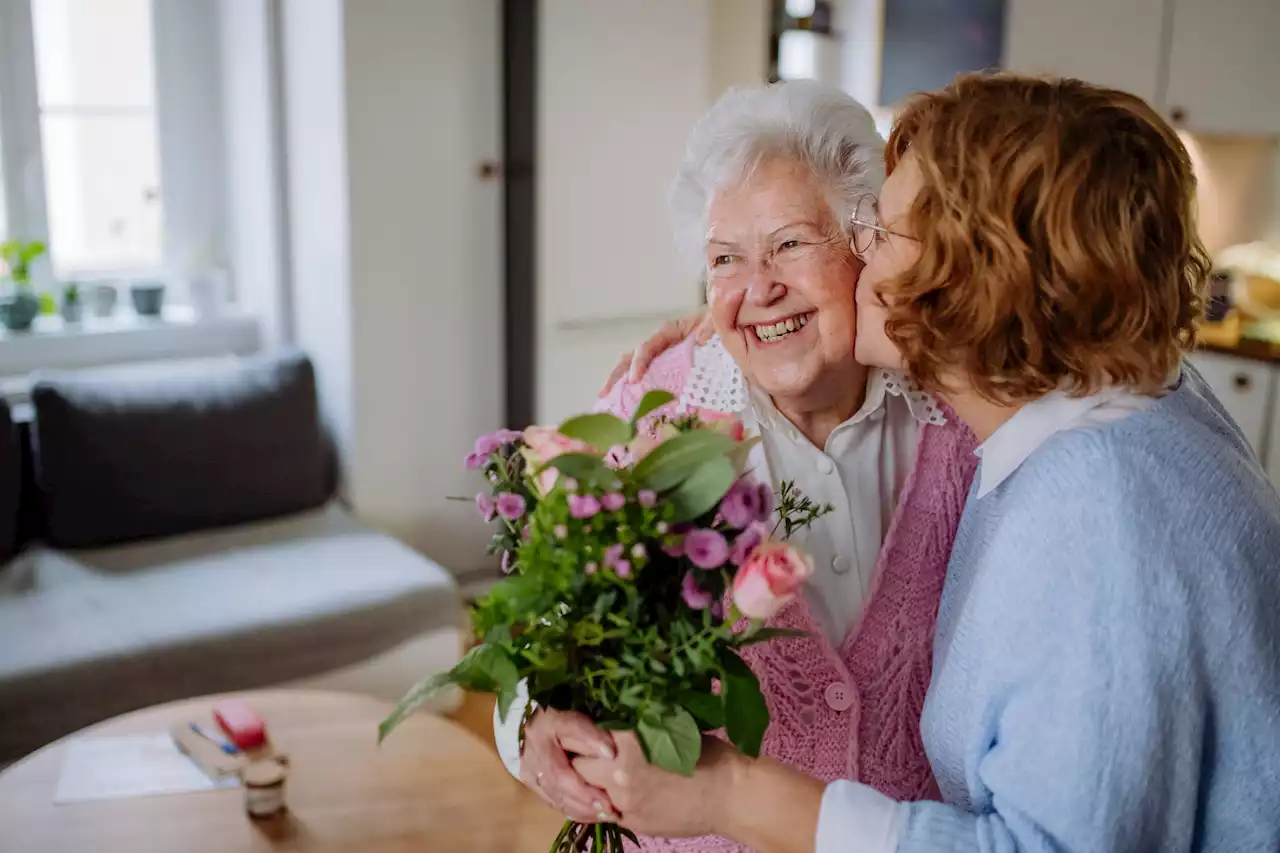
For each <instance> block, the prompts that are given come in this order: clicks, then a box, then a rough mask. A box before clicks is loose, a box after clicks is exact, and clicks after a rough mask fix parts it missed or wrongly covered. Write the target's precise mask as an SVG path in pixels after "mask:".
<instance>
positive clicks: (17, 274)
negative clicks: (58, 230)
mask: <svg viewBox="0 0 1280 853" xmlns="http://www.w3.org/2000/svg"><path fill="white" fill-rule="evenodd" d="M47 248H48V247H46V246H45V244H44V243H41V242H40V241H39V240H32V241H30V242H27V241H23V240H5V241H4V242H3V243H0V260H3V261H4V263H5V266H7V267H8V268H9V278H11V279H13V283H14V284H16V285H18V286H19V287H25V286H27V285H29V284H30V283H31V264H32V263H33V262H34V261H35V260H36V258H38V257H40V256H41V255H43V254H44V253H45V251H46V250H47Z"/></svg>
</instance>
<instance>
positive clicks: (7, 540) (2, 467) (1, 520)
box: [0, 397, 22, 560]
mask: <svg viewBox="0 0 1280 853" xmlns="http://www.w3.org/2000/svg"><path fill="white" fill-rule="evenodd" d="M21 492H22V453H21V452H20V451H19V446H18V430H17V427H15V426H14V423H13V418H12V416H11V415H10V414H9V404H8V403H6V402H5V401H4V398H2V397H0V560H4V559H5V558H6V557H9V556H10V555H12V554H13V552H14V551H17V550H18V498H19V496H20V494H21Z"/></svg>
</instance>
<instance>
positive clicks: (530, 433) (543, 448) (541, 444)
mask: <svg viewBox="0 0 1280 853" xmlns="http://www.w3.org/2000/svg"><path fill="white" fill-rule="evenodd" d="M590 450H591V446H590V445H588V444H587V443H586V442H583V441H579V440H578V439H576V438H569V437H568V436H565V435H561V434H560V433H559V431H558V430H556V429H555V428H554V427H545V426H531V427H529V428H528V429H526V430H525V431H524V449H523V450H522V451H521V453H523V454H524V458H525V461H526V462H527V463H529V467H530V468H533V469H535V470H536V469H539V468H541V467H543V466H544V465H546V464H547V463H548V462H550V461H551V460H552V459H555V458H556V457H557V456H560V455H562V454H565V453H584V452H587V451H590ZM558 474H559V472H558V471H556V470H555V469H554V468H549V469H547V470H546V471H543V472H542V473H541V474H539V475H538V486H539V488H541V489H542V493H543V494H544V495H545V494H546V493H547V492H549V491H551V487H552V486H554V485H555V484H556V477H557V476H558Z"/></svg>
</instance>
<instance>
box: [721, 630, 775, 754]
mask: <svg viewBox="0 0 1280 853" xmlns="http://www.w3.org/2000/svg"><path fill="white" fill-rule="evenodd" d="M720 665H721V667H723V669H724V678H723V679H721V686H722V688H723V690H722V692H723V695H724V727H725V733H726V734H728V735H729V740H731V741H733V745H734V746H736V747H738V749H740V750H741V751H742V752H743V753H744V754H745V755H749V756H751V757H752V758H758V757H759V756H760V744H761V743H762V742H763V741H764V732H765V729H767V728H769V706H768V705H766V704H765V701H764V694H763V693H761V692H760V682H759V680H758V679H757V678H756V675H755V673H754V672H752V671H751V668H750V667H749V666H747V665H746V664H745V663H743V661H742V658H740V657H738V655H737V654H736V653H734V652H732V651H729V650H728V649H725V650H723V651H722V652H721V654H720Z"/></svg>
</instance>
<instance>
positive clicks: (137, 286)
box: [129, 278, 164, 317]
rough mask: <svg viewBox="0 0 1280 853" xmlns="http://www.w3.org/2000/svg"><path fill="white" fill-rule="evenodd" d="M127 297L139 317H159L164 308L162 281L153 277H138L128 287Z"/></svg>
mask: <svg viewBox="0 0 1280 853" xmlns="http://www.w3.org/2000/svg"><path fill="white" fill-rule="evenodd" d="M129 298H130V299H132V300H133V310H134V311H136V312H137V314H138V316H139V317H159V316H160V313H161V312H162V311H163V310H164V282H163V281H160V280H159V279H155V278H146V279H139V280H138V281H135V282H133V284H132V285H131V286H130V287H129Z"/></svg>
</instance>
